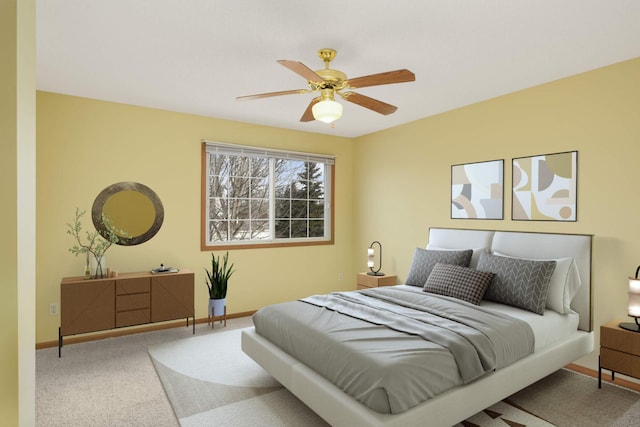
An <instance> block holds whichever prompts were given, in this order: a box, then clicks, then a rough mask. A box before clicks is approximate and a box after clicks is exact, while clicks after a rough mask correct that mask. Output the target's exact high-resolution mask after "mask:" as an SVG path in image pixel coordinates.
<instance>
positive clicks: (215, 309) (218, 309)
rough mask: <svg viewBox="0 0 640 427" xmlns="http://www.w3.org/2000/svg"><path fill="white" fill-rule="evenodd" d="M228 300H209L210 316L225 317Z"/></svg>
mask: <svg viewBox="0 0 640 427" xmlns="http://www.w3.org/2000/svg"><path fill="white" fill-rule="evenodd" d="M226 305H227V299H226V298H221V299H209V316H223V315H224V308H225V306H226Z"/></svg>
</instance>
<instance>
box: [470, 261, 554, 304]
mask: <svg viewBox="0 0 640 427" xmlns="http://www.w3.org/2000/svg"><path fill="white" fill-rule="evenodd" d="M477 268H478V270H480V271H487V272H490V273H494V274H495V276H494V277H493V281H492V282H491V283H490V284H489V286H488V287H487V291H486V292H485V294H484V299H486V300H489V301H495V302H499V303H502V304H507V305H511V306H514V307H519V308H523V309H525V310H529V311H532V312H534V313H537V314H542V313H544V309H545V305H546V302H547V295H548V294H549V285H550V282H551V276H552V275H553V271H554V270H555V268H556V262H555V261H534V260H528V259H518V258H508V257H501V256H496V255H491V254H489V253H486V252H485V253H482V254H480V259H479V260H478V267H477Z"/></svg>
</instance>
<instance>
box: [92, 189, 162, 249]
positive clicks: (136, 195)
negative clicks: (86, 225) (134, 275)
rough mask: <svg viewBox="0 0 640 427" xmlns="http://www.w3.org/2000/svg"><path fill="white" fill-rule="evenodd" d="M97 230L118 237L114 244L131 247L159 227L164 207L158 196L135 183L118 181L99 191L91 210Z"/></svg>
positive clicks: (156, 230)
mask: <svg viewBox="0 0 640 427" xmlns="http://www.w3.org/2000/svg"><path fill="white" fill-rule="evenodd" d="M91 219H92V220H93V225H94V226H95V227H96V230H98V232H99V233H100V234H101V235H102V236H103V237H105V238H107V236H108V234H109V232H112V233H115V234H116V236H118V241H117V242H116V244H118V245H123V246H133V245H138V244H140V243H143V242H146V241H147V240H149V239H151V238H152V237H153V236H155V234H156V233H157V232H158V230H160V226H162V221H164V208H163V207H162V202H160V198H158V195H157V194H156V193H154V191H153V190H152V189H150V188H149V187H147V186H146V185H143V184H140V183H138V182H118V183H116V184H113V185H110V186H108V187H107V188H105V189H104V190H102V191H101V192H100V194H98V197H96V200H95V201H94V202H93V208H92V209H91Z"/></svg>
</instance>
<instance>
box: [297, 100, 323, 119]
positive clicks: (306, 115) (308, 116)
mask: <svg viewBox="0 0 640 427" xmlns="http://www.w3.org/2000/svg"><path fill="white" fill-rule="evenodd" d="M319 99H320V97H317V98H313V99H312V100H311V102H310V103H309V105H308V106H307V109H306V110H304V113H302V117H300V121H301V122H312V121H314V120H315V117H313V111H311V109H312V108H313V104H315V103H316V102H318V100H319Z"/></svg>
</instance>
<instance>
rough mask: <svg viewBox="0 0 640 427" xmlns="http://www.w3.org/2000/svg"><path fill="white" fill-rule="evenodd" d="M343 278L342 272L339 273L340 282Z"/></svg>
mask: <svg viewBox="0 0 640 427" xmlns="http://www.w3.org/2000/svg"><path fill="white" fill-rule="evenodd" d="M342 278H343V276H342V273H338V282H341V281H342Z"/></svg>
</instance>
